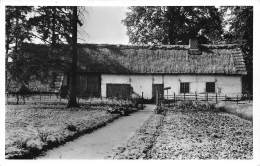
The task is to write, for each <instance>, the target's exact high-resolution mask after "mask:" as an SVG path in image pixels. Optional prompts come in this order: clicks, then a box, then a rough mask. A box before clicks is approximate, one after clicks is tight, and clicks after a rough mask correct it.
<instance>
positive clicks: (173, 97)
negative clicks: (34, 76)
mask: <svg viewBox="0 0 260 166" xmlns="http://www.w3.org/2000/svg"><path fill="white" fill-rule="evenodd" d="M173 103H174V104H175V92H173Z"/></svg>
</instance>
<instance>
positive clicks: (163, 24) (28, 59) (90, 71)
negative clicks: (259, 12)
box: [1, 4, 260, 164]
mask: <svg viewBox="0 0 260 166" xmlns="http://www.w3.org/2000/svg"><path fill="white" fill-rule="evenodd" d="M75 5H76V6H73V5H71V6H60V5H54V6H53V5H50V6H49V5H41V4H39V5H35V6H33V5H4V16H5V20H4V21H3V22H4V25H5V34H4V39H5V43H4V47H5V49H4V50H5V52H4V53H3V54H4V55H5V62H4V63H5V67H4V68H5V70H4V72H3V75H5V77H4V78H5V80H3V81H5V84H4V85H5V86H4V91H5V96H4V99H3V100H5V103H3V104H4V105H5V106H4V107H5V109H4V110H2V112H4V131H3V132H2V133H3V134H4V140H5V142H4V148H5V149H4V155H5V156H4V158H5V160H8V161H10V160H18V159H19V160H24V159H26V160H49V159H56V160H64V159H75V160H78V159H84V160H93V159H94V160H247V161H251V160H253V159H255V158H254V157H255V156H254V153H255V152H254V146H255V144H258V143H259V140H258V142H257V141H256V140H255V138H254V134H255V133H254V132H255V130H254V129H253V128H254V127H253V126H254V125H253V120H255V117H254V118H253V104H254V102H255V96H254V91H255V89H254V90H253V59H254V58H253V57H255V56H256V55H255V52H253V44H254V43H253V38H254V36H253V24H254V21H253V20H254V16H255V14H254V12H255V6H253V5H231V6H230V5H220V6H219V5H175V6H174V5H168V6H167V5H160V6H158V5H157V6H150V5H147V6H145V5H143V6H140V5H138V6H136V5H133V6H130V5H129V6H118V5H115V6H111V5H110V6H105V5H104V6H81V5H77V4H75ZM258 28H259V27H258ZM254 30H255V29H254ZM254 42H255V41H254ZM2 59H3V58H2ZM254 62H255V61H254ZM254 72H255V71H254ZM254 111H257V110H255V108H254ZM258 120H259V118H258ZM2 133H1V135H2ZM253 142H254V144H253ZM259 164H260V163H259Z"/></svg>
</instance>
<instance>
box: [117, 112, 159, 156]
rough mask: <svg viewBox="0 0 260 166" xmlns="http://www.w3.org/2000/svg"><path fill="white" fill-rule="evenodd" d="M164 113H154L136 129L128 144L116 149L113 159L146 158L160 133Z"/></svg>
mask: <svg viewBox="0 0 260 166" xmlns="http://www.w3.org/2000/svg"><path fill="white" fill-rule="evenodd" d="M163 118H164V116H163V115H157V114H154V115H152V116H151V117H150V118H149V119H148V120H147V121H146V122H145V123H144V124H143V125H142V127H141V128H140V129H139V130H137V131H136V133H135V134H134V136H132V137H131V138H130V139H129V141H128V142H127V144H126V145H125V146H123V147H119V148H118V149H116V150H115V153H114V155H112V158H113V159H146V158H149V150H150V149H151V147H152V146H153V143H154V141H155V140H156V137H157V136H158V134H159V130H160V126H161V124H162V120H163Z"/></svg>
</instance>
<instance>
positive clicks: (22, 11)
mask: <svg viewBox="0 0 260 166" xmlns="http://www.w3.org/2000/svg"><path fill="white" fill-rule="evenodd" d="M31 10H32V7H30V6H22V7H21V6H6V8H5V12H6V20H5V22H6V25H5V26H6V31H5V49H6V52H5V53H6V56H5V64H6V85H7V86H8V82H10V81H9V80H8V79H12V80H15V81H16V82H19V83H20V84H24V81H25V77H26V73H25V72H24V71H23V70H20V66H21V62H22V61H23V60H22V59H23V57H22V56H21V54H20V52H19V51H20V47H21V45H22V43H23V42H24V41H30V40H31V37H32V36H31V33H30V31H31V30H32V26H31V25H30V24H29V23H28V22H29V18H28V17H27V14H28V13H29V12H31ZM9 60H10V61H12V63H11V64H9V63H8V61H9ZM8 77H9V78H8Z"/></svg>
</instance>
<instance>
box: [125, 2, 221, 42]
mask: <svg viewBox="0 0 260 166" xmlns="http://www.w3.org/2000/svg"><path fill="white" fill-rule="evenodd" d="M220 16H221V15H220V13H219V12H218V10H217V9H216V8H215V7H213V6H196V7H193V6H148V7H147V6H134V7H129V12H127V16H126V18H125V19H124V20H123V23H124V24H125V25H126V27H127V34H128V35H129V40H130V43H134V44H178V43H182V44H187V43H188V40H189V38H190V37H194V36H196V35H197V33H198V32H199V31H200V30H201V29H203V30H204V32H205V35H207V37H208V38H209V40H211V41H216V40H219V39H220V36H221V33H222V28H221V17H220Z"/></svg>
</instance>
